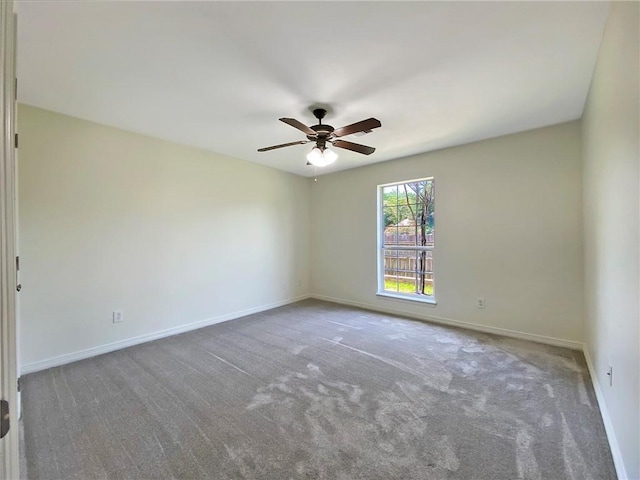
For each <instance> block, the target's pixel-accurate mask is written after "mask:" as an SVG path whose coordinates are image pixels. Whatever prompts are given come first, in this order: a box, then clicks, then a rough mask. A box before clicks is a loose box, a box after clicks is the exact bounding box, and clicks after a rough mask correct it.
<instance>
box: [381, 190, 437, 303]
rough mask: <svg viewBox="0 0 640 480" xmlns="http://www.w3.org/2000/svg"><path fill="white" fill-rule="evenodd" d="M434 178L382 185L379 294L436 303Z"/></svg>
mask: <svg viewBox="0 0 640 480" xmlns="http://www.w3.org/2000/svg"><path fill="white" fill-rule="evenodd" d="M434 195H435V184H434V180H433V178H423V179H419V180H411V181H408V182H403V183H394V184H390V185H381V186H379V187H378V199H379V201H378V214H379V216H378V218H379V221H378V225H379V227H378V235H379V249H378V294H380V295H389V296H393V297H401V298H408V299H412V300H423V301H426V302H430V303H435V296H434V277H433V252H434V247H435V243H434V234H435V223H434V220H435V218H434V213H435V208H434V207H435V204H434V198H435V197H434Z"/></svg>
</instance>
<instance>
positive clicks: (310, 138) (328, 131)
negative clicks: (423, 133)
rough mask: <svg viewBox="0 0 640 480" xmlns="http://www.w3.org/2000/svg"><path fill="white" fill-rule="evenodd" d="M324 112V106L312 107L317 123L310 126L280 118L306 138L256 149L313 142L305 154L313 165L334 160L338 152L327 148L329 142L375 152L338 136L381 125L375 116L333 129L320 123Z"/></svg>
mask: <svg viewBox="0 0 640 480" xmlns="http://www.w3.org/2000/svg"><path fill="white" fill-rule="evenodd" d="M326 114H327V111H326V110H325V109H324V108H316V109H314V110H313V115H314V116H315V117H316V118H317V119H318V125H312V126H310V127H307V126H306V125H305V124H304V123H302V122H299V121H298V120H296V119H295V118H281V119H280V121H281V122H284V123H286V124H287V125H291V126H292V127H294V128H297V129H298V130H300V131H302V132H303V133H305V134H306V135H307V139H306V140H300V141H298V142H289V143H282V144H280V145H273V146H271V147H265V148H259V149H258V151H259V152H268V151H269V150H275V149H276V148H282V147H290V146H292V145H303V144H305V143H309V142H315V144H316V146H315V147H314V148H313V149H312V150H311V151H310V152H309V153H308V154H307V165H315V166H317V167H324V166H326V165H329V164H330V163H333V162H335V160H336V159H337V158H338V154H337V153H336V152H334V151H333V150H329V149H328V148H327V147H328V145H327V144H331V145H333V146H334V147H337V148H344V149H346V150H351V151H353V152H358V153H362V154H363V155H371V154H372V153H373V152H375V150H376V149H375V148H373V147H368V146H367V145H361V144H359V143H353V142H348V141H347V140H341V139H340V137H344V136H346V135H351V134H353V133H360V132H363V133H369V132H371V130H372V129H374V128H378V127H381V126H382V124H381V123H380V120H378V119H376V118H368V119H366V120H362V121H360V122H356V123H352V124H351V125H346V126H344V127H342V128H338V129H334V128H333V127H332V126H331V125H326V124H323V123H322V119H323V118H324V117H325V115H326Z"/></svg>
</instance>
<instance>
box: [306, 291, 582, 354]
mask: <svg viewBox="0 0 640 480" xmlns="http://www.w3.org/2000/svg"><path fill="white" fill-rule="evenodd" d="M310 297H311V298H315V299H318V300H324V301H326V302H333V303H339V304H342V305H349V306H352V307H359V308H364V309H366V310H373V311H377V312H382V313H390V314H394V315H402V316H404V317H410V318H414V319H416V320H423V321H426V322H433V323H439V324H442V325H450V326H453V327H460V328H466V329H469V330H475V331H478V332H483V333H493V334H495V335H502V336H503V337H511V338H518V339H520V340H530V341H532V342H537V343H544V344H546V345H554V346H556V347H566V348H570V349H572V350H582V347H583V344H582V342H576V341H574V340H565V339H562V338H555V337H547V336H544V335H537V334H535V333H526V332H519V331H517V330H509V329H506V328H499V327H491V326H487V325H480V324H478V323H471V322H463V321H461V320H453V319H451V318H444V317H437V316H434V315H428V314H426V315H425V314H417V313H412V312H406V311H403V310H397V309H394V308H386V307H380V306H378V305H373V304H368V303H361V302H353V301H351V300H345V299H344V298H335V297H328V296H325V295H317V294H313V293H312V294H311V295H310Z"/></svg>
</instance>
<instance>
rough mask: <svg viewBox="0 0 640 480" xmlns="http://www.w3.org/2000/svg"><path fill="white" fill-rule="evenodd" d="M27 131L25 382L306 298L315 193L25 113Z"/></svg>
mask: <svg viewBox="0 0 640 480" xmlns="http://www.w3.org/2000/svg"><path fill="white" fill-rule="evenodd" d="M19 131H20V152H19V157H20V158H19V163H20V178H19V188H20V206H19V208H20V210H19V212H20V250H21V251H20V254H21V275H22V277H21V280H22V284H23V285H24V288H23V290H22V292H21V293H20V296H21V302H22V315H21V327H22V332H21V339H22V342H21V350H22V352H21V357H22V365H23V368H26V370H27V371H28V370H31V369H36V368H42V367H43V366H47V365H50V364H51V363H52V362H53V363H56V362H58V363H59V362H63V361H68V360H72V359H75V358H76V356H74V354H77V353H78V352H81V351H83V350H85V349H90V350H89V351H87V352H84V354H85V355H90V354H95V353H99V352H100V351H101V350H100V348H103V347H104V346H105V345H109V344H112V343H113V342H116V343H115V345H112V346H122V345H123V344H122V343H118V342H123V341H124V342H126V341H128V340H130V339H132V338H139V337H140V336H145V335H150V334H153V333H156V332H159V331H166V330H169V329H173V330H171V331H173V332H175V331H176V329H178V330H179V329H180V328H182V327H184V326H185V325H188V324H191V323H193V322H198V321H206V320H214V321H215V320H220V319H224V318H230V317H233V316H237V315H239V314H243V313H247V312H251V311H254V310H259V309H263V308H265V307H268V306H274V305H278V304H281V303H283V302H287V301H290V300H292V299H295V298H298V297H300V296H304V295H306V294H307V293H308V284H309V195H308V193H309V182H308V180H307V179H305V178H300V177H296V176H294V175H290V174H286V173H283V172H279V171H277V170H274V169H270V168H266V167H261V166H257V165H255V164H251V163H248V162H243V161H239V160H237V159H231V158H226V157H223V156H220V155H215V154H212V153H208V152H205V151H202V150H197V149H194V148H189V147H185V146H181V145H176V144H173V143H169V142H165V141H161V140H157V139H153V138H150V137H145V136H141V135H137V134H133V133H130V132H125V131H122V130H118V129H115V128H109V127H106V126H102V125H98V124H95V123H91V122H87V121H83V120H79V119H75V118H71V117H68V116H64V115H60V114H57V113H53V112H49V111H45V110H40V109H37V108H33V107H29V106H26V105H20V108H19ZM113 310H122V311H123V312H124V322H123V323H120V324H115V325H114V324H113V323H112V321H111V312H112V311H113ZM96 348H97V350H96ZM69 355H71V356H69ZM81 355H82V354H81ZM61 356H62V357H61ZM52 359H53V360H52Z"/></svg>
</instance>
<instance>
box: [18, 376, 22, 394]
mask: <svg viewBox="0 0 640 480" xmlns="http://www.w3.org/2000/svg"><path fill="white" fill-rule="evenodd" d="M21 391H22V377H18V392H21Z"/></svg>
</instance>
